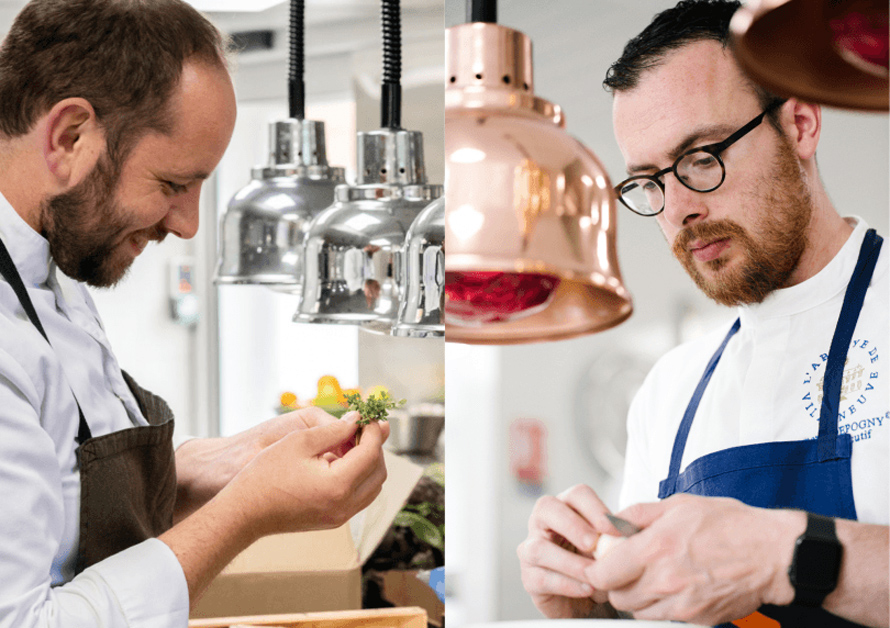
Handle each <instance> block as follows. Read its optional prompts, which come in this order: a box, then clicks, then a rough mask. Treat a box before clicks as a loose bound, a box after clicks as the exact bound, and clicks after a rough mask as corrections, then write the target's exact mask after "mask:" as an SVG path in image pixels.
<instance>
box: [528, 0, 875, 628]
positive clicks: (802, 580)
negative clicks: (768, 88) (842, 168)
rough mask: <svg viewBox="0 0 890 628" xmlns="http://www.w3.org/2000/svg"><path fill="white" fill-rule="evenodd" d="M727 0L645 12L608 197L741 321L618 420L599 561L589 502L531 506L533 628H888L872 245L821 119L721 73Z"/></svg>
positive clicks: (816, 111)
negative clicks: (840, 187) (605, 548)
mask: <svg viewBox="0 0 890 628" xmlns="http://www.w3.org/2000/svg"><path fill="white" fill-rule="evenodd" d="M737 7H738V3H737V2H727V1H725V0H720V1H698V0H694V1H688V2H681V3H680V4H678V5H677V7H675V8H674V9H671V10H668V11H665V12H663V13H662V14H659V15H658V16H656V18H655V20H654V21H653V23H652V24H651V25H650V26H649V27H648V28H647V29H645V30H644V31H643V33H641V35H640V36H638V37H637V38H635V39H633V40H631V41H630V42H629V43H628V45H627V47H626V48H625V50H624V54H623V55H622V58H621V59H620V60H619V61H617V62H616V63H615V64H613V66H612V68H611V69H610V71H609V74H608V76H607V78H606V81H605V84H606V86H607V87H608V88H609V89H610V90H611V91H612V92H613V94H614V107H613V123H614V128H615V135H616V138H617V140H618V144H619V147H620V148H621V151H622V154H623V156H624V159H625V162H626V165H627V170H628V174H629V175H630V176H629V177H628V178H627V179H626V180H624V181H622V182H621V183H620V184H619V185H617V186H616V188H615V189H616V193H617V194H618V196H619V199H620V201H621V203H622V204H623V205H624V206H626V207H627V208H628V209H630V210H632V211H634V212H636V213H637V214H641V215H643V216H654V217H655V219H656V220H657V221H658V224H659V226H660V227H661V229H662V231H663V232H664V235H665V238H666V239H667V241H668V243H669V244H670V246H671V247H672V250H673V253H674V255H675V256H676V257H677V259H678V260H679V261H680V263H681V264H682V265H683V267H684V268H685V269H686V271H687V272H688V273H689V275H690V276H691V277H692V278H693V280H694V281H695V283H696V284H697V285H698V286H699V288H700V289H701V290H702V291H703V292H704V293H705V294H706V295H707V296H709V297H710V298H712V299H714V300H715V301H717V302H718V303H721V304H724V305H731V306H737V307H738V319H737V320H736V321H735V322H734V323H733V324H732V325H731V326H729V327H728V328H724V329H720V330H717V332H716V333H714V334H711V335H707V336H705V337H704V338H701V339H699V340H696V341H693V342H691V343H688V344H685V345H682V346H680V347H678V348H677V349H675V350H673V351H672V352H670V353H669V354H667V355H666V356H665V357H664V358H662V360H660V361H659V363H658V364H657V365H656V366H655V367H654V369H653V370H652V372H651V373H650V374H649V376H648V378H647V380H646V382H645V383H644V384H643V387H642V389H641V391H640V393H639V394H638V395H637V397H636V399H635V400H634V403H633V404H632V406H631V410H630V416H629V418H628V449H627V455H626V468H625V477H624V485H623V487H622V494H621V507H622V508H624V510H622V511H621V512H619V513H618V514H619V516H621V517H622V518H623V519H625V520H627V521H629V522H631V523H632V524H634V525H635V526H637V527H638V528H641V531H640V532H639V533H637V534H633V535H632V536H630V537H629V538H628V539H627V540H626V541H624V542H623V543H622V544H621V545H619V546H617V547H615V548H614V549H612V550H611V551H610V552H608V553H607V554H604V555H602V556H601V557H600V558H599V559H598V560H596V559H593V558H591V557H590V556H591V553H592V551H593V548H594V547H595V545H596V544H597V541H598V537H599V535H600V534H616V533H617V532H618V530H617V529H616V528H615V527H614V526H613V524H612V523H610V521H609V520H608V518H607V517H606V513H607V512H608V509H607V507H606V506H605V505H604V504H603V502H602V501H601V500H600V499H599V497H598V496H597V495H596V494H595V493H594V491H593V490H592V489H590V488H589V487H587V486H584V485H578V486H575V487H573V488H571V489H569V490H567V491H565V492H564V493H562V494H560V495H559V496H557V497H545V498H542V499H541V500H539V501H538V503H537V504H536V505H535V509H534V511H533V513H532V516H531V519H530V521H529V536H528V538H527V539H526V540H525V541H524V542H523V543H522V545H520V547H519V557H520V562H521V565H522V576H523V584H524V586H525V588H526V590H527V591H528V592H529V594H530V595H531V596H532V599H533V600H534V602H535V604H536V606H537V607H538V608H539V609H540V610H541V611H542V612H543V613H544V614H545V615H547V616H548V617H591V616H593V617H596V616H614V613H615V609H619V610H620V611H626V612H631V613H633V615H634V617H635V618H637V619H672V620H683V621H691V622H694V623H699V624H711V625H718V624H719V625H726V626H733V625H735V626H764V627H766V626H782V627H783V628H788V627H789V626H795V627H796V626H800V627H804V626H806V627H819V628H823V627H835V626H837V627H841V626H856V625H868V626H888V624H890V618H888V616H890V611H888V607H890V599H888V597H890V592H888V580H890V578H888V571H890V566H888V560H890V559H888V527H887V524H888V518H890V515H888V509H890V506H888V496H890V488H888V481H890V472H888V434H890V428H888V427H887V426H886V424H887V422H888V421H890V412H888V409H890V399H888V386H887V382H886V378H887V376H888V375H887V372H886V357H885V356H884V354H885V353H886V348H887V343H888V328H890V325H888V314H887V303H888V262H887V259H888V258H887V251H886V250H885V249H886V247H884V249H883V250H882V247H881V242H882V241H881V238H880V237H879V236H877V235H876V234H875V233H874V231H873V230H869V229H868V227H867V225H865V224H864V222H863V221H862V220H861V219H858V218H855V217H847V218H845V217H842V216H841V215H840V214H839V213H838V211H837V209H836V208H835V207H834V205H833V204H832V202H831V200H830V199H829V198H828V195H827V193H826V192H825V189H824V188H823V186H822V183H821V181H820V179H819V174H818V171H817V168H816V160H815V153H816V147H817V145H818V141H819V134H820V128H821V111H820V108H819V107H818V106H816V105H811V104H808V103H804V102H801V101H798V100H796V99H794V98H791V99H787V100H782V99H778V98H776V97H775V96H773V95H771V94H769V93H767V92H765V91H764V90H762V89H760V88H759V87H757V86H755V85H753V84H752V83H751V82H750V81H749V80H748V79H747V78H746V77H745V76H744V75H743V73H742V72H741V70H740V69H739V67H738V65H737V64H736V63H735V61H734V59H733V57H732V53H731V51H730V50H729V49H728V48H727V32H728V25H729V20H730V18H731V16H732V14H733V12H734V11H735V10H736V8H737ZM869 430H870V431H869ZM854 434H855V437H854ZM730 622H731V623H730Z"/></svg>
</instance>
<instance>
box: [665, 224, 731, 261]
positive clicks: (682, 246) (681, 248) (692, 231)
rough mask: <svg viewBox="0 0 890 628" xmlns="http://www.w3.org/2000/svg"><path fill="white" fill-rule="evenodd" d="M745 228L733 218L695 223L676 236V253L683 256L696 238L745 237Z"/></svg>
mask: <svg viewBox="0 0 890 628" xmlns="http://www.w3.org/2000/svg"><path fill="white" fill-rule="evenodd" d="M746 236H747V234H746V233H745V230H744V229H743V228H742V227H741V226H740V225H739V224H737V223H735V222H733V221H732V220H726V219H724V220H716V221H713V222H700V223H695V224H693V225H691V226H689V227H685V228H684V229H683V230H682V231H680V232H679V233H678V234H677V236H676V237H675V238H674V245H673V247H672V248H673V251H674V255H676V256H678V257H679V256H681V255H683V254H686V253H687V252H688V251H689V243H690V242H693V241H695V240H704V241H705V242H709V241H715V240H722V239H724V238H730V237H736V238H745V237H746Z"/></svg>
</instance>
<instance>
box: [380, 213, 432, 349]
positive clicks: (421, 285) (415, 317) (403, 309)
mask: <svg viewBox="0 0 890 628" xmlns="http://www.w3.org/2000/svg"><path fill="white" fill-rule="evenodd" d="M402 278H403V285H402V294H401V299H400V301H401V302H400V303H399V315H398V317H397V319H396V323H395V325H393V328H392V334H393V335H394V336H407V337H411V338H429V337H435V336H440V337H441V336H444V335H445V323H444V321H443V320H442V316H443V311H444V306H445V198H444V197H440V198H437V199H436V200H434V201H433V202H432V203H430V204H429V205H428V206H427V208H426V209H424V210H423V211H422V212H420V215H419V216H418V217H417V218H416V219H415V220H414V222H413V223H412V224H411V227H410V228H409V229H408V233H407V235H406V236H405V248H404V251H403V253H402Z"/></svg>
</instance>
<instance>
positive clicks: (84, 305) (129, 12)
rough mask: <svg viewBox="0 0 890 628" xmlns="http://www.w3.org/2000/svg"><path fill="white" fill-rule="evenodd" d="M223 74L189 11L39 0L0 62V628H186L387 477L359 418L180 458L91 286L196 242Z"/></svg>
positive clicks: (219, 445)
mask: <svg viewBox="0 0 890 628" xmlns="http://www.w3.org/2000/svg"><path fill="white" fill-rule="evenodd" d="M226 58H227V45H226V41H225V38H224V37H223V36H222V34H221V33H220V32H219V31H217V30H216V28H215V27H214V26H213V25H212V24H210V22H208V21H207V20H206V18H204V16H202V15H201V14H200V13H198V12H197V11H195V10H194V9H193V8H192V7H191V6H189V5H188V4H187V3H185V2H182V1H180V0H151V1H150V2H142V1H139V0H33V2H31V3H29V4H28V5H27V6H26V7H25V8H24V9H23V10H22V12H21V13H20V14H19V16H18V17H17V18H16V20H15V23H14V24H13V26H12V28H11V30H10V32H9V35H8V36H7V38H6V40H5V41H4V43H3V46H2V48H0V194H2V196H0V274H2V279H3V280H2V281H0V538H2V540H3V542H2V543H0V627H3V628H11V627H15V628H36V627H50V626H53V627H64V628H79V627H84V628H85V627H90V628H96V627H99V626H101V627H124V626H154V627H158V628H184V627H185V626H186V625H187V623H188V617H189V610H190V606H191V604H193V603H194V602H195V601H196V600H197V599H198V597H199V596H200V595H201V593H202V592H203V591H204V589H205V588H206V587H207V585H208V584H209V582H210V581H211V579H212V578H213V577H214V576H215V575H216V574H217V573H218V572H219V571H220V570H221V569H222V567H224V566H225V564H226V563H228V562H229V561H230V560H231V559H232V558H233V557H234V556H235V555H236V554H238V553H239V552H240V551H242V550H243V549H245V548H246V547H247V546H248V545H250V544H251V543H252V542H253V541H255V540H256V539H257V538H259V537H261V536H263V535H267V534H273V533H278V532H287V531H303V530H312V529H321V528H330V527H336V526H338V525H341V524H343V523H344V522H345V521H347V520H348V519H349V518H350V517H351V516H352V515H353V514H355V513H356V512H358V511H359V510H361V509H362V508H364V507H365V506H367V505H368V504H369V503H370V502H371V501H372V500H373V499H374V497H375V496H376V495H377V494H378V493H379V492H380V488H381V485H382V483H383V481H384V479H385V477H386V469H385V465H384V462H383V452H382V448H381V447H382V444H383V441H384V440H385V439H386V436H387V434H388V428H386V427H381V426H379V425H378V424H373V425H370V426H367V427H365V428H364V432H363V438H362V439H361V443H360V444H354V440H355V439H354V436H355V433H356V430H357V425H356V420H357V419H358V413H352V414H351V415H350V416H347V417H344V419H345V420H340V421H338V420H336V419H335V418H334V417H332V416H330V415H328V414H327V413H325V412H322V411H321V410H318V409H314V410H313V411H305V410H304V411H297V412H292V413H289V414H285V415H282V416H280V417H277V418H275V419H271V420H269V421H267V422H265V423H261V424H259V425H257V426H256V427H254V428H252V429H250V430H248V431H247V432H244V433H242V434H239V435H236V436H231V437H227V438H218V439H194V440H190V441H188V442H186V443H184V444H182V445H181V446H179V447H178V448H175V449H174V446H173V442H172V435H173V420H172V416H171V413H170V410H169V408H168V407H167V405H166V404H165V403H164V402H163V401H162V400H161V399H160V398H158V397H156V396H154V395H152V394H151V393H149V392H147V391H145V390H143V389H142V388H140V387H139V386H138V385H136V383H135V382H134V381H133V380H132V379H131V378H130V377H129V376H128V375H127V374H126V373H124V372H123V371H121V368H120V366H119V365H118V363H117V360H116V359H115V356H114V353H113V351H112V349H111V346H110V344H109V342H108V338H107V337H106V335H105V332H104V330H103V328H102V324H101V321H100V318H99V314H98V312H97V311H96V309H95V306H94V304H93V302H92V300H91V298H90V295H89V293H88V292H87V290H86V287H85V286H84V283H86V284H90V285H93V286H111V285H114V284H115V283H116V282H118V281H119V280H120V279H121V277H123V276H124V274H125V273H126V271H127V269H128V268H129V267H130V265H131V264H132V263H133V261H134V260H135V258H136V257H137V256H138V255H139V254H140V253H141V252H142V250H143V249H144V248H145V246H146V245H147V244H148V243H149V242H150V241H160V240H163V239H164V237H165V236H166V235H168V234H173V235H174V236H177V237H180V238H191V237H192V236H194V235H195V233H196V231H197V229H198V199H199V195H200V189H201V184H202V182H203V181H204V180H205V179H206V178H207V177H208V176H210V173H211V172H212V171H213V169H214V168H215V167H216V165H217V163H218V162H219V160H220V159H221V157H222V155H223V152H224V151H225V149H226V146H227V145H228V143H229V140H230V138H231V135H232V130H233V127H234V123H235V94H234V90H233V87H232V81H231V78H230V76H229V73H228V69H227V61H226ZM58 271H61V272H58ZM134 331H135V332H137V333H138V330H134Z"/></svg>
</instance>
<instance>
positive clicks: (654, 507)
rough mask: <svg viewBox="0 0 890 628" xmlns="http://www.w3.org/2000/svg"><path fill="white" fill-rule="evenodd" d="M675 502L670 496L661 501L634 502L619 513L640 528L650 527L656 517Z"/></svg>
mask: <svg viewBox="0 0 890 628" xmlns="http://www.w3.org/2000/svg"><path fill="white" fill-rule="evenodd" d="M672 505H673V502H672V501H671V499H670V498H668V499H667V500H664V501H660V502H651V503H644V504H634V505H633V506H630V507H628V508H625V509H624V510H622V511H621V512H619V513H617V514H618V516H619V517H621V518H622V519H625V520H627V521H630V522H631V523H632V524H634V525H636V526H637V527H638V528H648V527H649V526H650V525H652V524H653V523H654V522H655V520H656V519H658V518H659V517H660V516H661V515H663V514H664V511H665V510H666V509H667V508H670V507H671V506H672Z"/></svg>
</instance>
